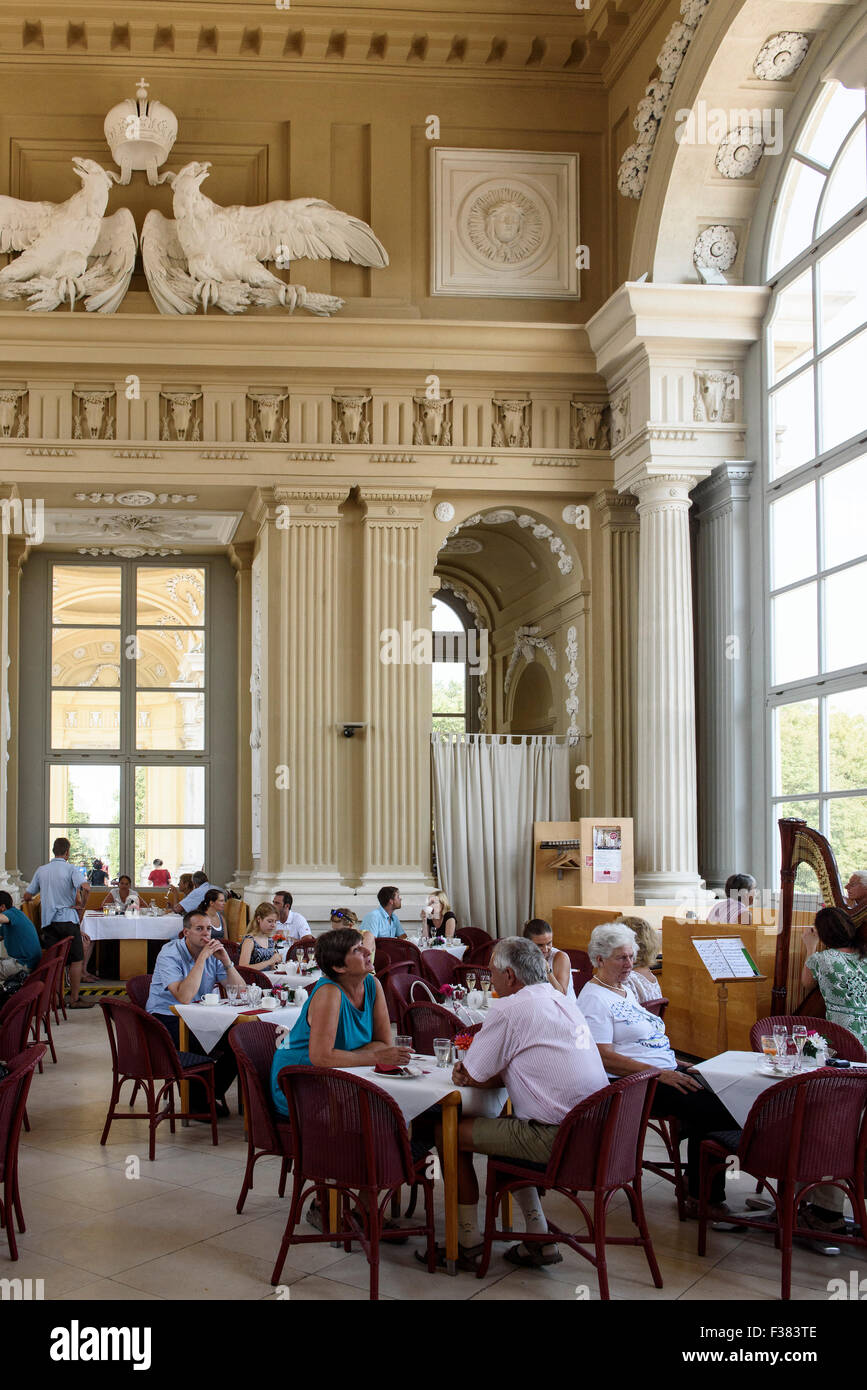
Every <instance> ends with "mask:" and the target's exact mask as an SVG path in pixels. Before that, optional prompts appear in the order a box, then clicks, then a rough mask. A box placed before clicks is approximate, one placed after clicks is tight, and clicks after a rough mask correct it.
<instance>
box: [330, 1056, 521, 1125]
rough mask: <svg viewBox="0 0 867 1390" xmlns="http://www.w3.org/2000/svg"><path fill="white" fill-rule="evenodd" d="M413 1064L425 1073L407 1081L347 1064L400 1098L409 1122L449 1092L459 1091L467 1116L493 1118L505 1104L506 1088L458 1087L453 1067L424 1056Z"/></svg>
mask: <svg viewBox="0 0 867 1390" xmlns="http://www.w3.org/2000/svg"><path fill="white" fill-rule="evenodd" d="M410 1065H411V1066H413V1067H417V1068H418V1069H419V1070H420V1071H421V1072H422V1073H423V1075H422V1076H420V1077H418V1078H417V1079H414V1080H406V1079H405V1078H404V1079H401V1078H399V1077H395V1078H392V1077H389V1076H380V1075H379V1073H378V1072H376V1071H374V1069H373V1067H347V1068H346V1070H347V1071H350V1072H352V1073H353V1074H354V1075H355V1076H361V1077H363V1079H364V1080H365V1081H372V1082H373V1084H374V1086H379V1087H380V1089H381V1090H383V1091H386V1092H387V1094H388V1095H390V1096H391V1097H392V1098H393V1099H394V1100H396V1101H397V1103H398V1105H399V1106H400V1109H401V1113H402V1114H403V1118H404V1119H405V1120H406V1122H407V1124H408V1123H409V1121H410V1120H414V1119H415V1118H416V1116H417V1115H420V1114H421V1113H422V1111H423V1110H427V1109H428V1108H429V1106H431V1105H436V1103H437V1101H438V1100H442V1098H443V1096H447V1095H448V1094H449V1092H450V1091H459V1092H460V1096H461V1108H462V1110H463V1113H464V1114H465V1115H472V1116H487V1117H490V1118H494V1117H495V1116H497V1115H499V1113H500V1111H501V1110H502V1108H503V1106H504V1105H505V1103H506V1092H505V1090H502V1089H499V1090H495V1091H483V1090H480V1089H479V1088H478V1087H477V1086H456V1085H455V1084H454V1082H453V1081H452V1069H451V1066H449V1067H438V1066H437V1064H436V1061H435V1060H434V1058H433V1057H424V1058H422V1060H421V1061H414V1062H412V1063H411V1064H410Z"/></svg>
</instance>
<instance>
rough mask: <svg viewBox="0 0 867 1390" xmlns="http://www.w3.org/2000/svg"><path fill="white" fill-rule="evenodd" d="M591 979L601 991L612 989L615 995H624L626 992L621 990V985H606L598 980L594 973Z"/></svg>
mask: <svg viewBox="0 0 867 1390" xmlns="http://www.w3.org/2000/svg"><path fill="white" fill-rule="evenodd" d="M593 978H594V980H595V981H596V983H597V985H601V986H602V988H603V989H612V990H613V991H614V993H615V994H624V995H625V994H626V990H625V989H624V988H623V986H622V985H609V984H606V983H605V981H604V980H600V978H599V976H598V975H597V974H596V973H595V972H594V975H593Z"/></svg>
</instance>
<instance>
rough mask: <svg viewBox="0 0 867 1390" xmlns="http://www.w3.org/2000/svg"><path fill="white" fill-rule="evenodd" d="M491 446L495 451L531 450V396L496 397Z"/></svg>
mask: <svg viewBox="0 0 867 1390" xmlns="http://www.w3.org/2000/svg"><path fill="white" fill-rule="evenodd" d="M491 404H492V405H493V407H494V419H493V423H492V426H491V445H492V447H493V448H495V449H529V447H530V432H531V422H530V413H531V411H532V402H531V401H530V397H529V396H521V397H518V398H516V399H515V398H513V399H507V398H504V397H501V396H494V397H493V399H492V401H491Z"/></svg>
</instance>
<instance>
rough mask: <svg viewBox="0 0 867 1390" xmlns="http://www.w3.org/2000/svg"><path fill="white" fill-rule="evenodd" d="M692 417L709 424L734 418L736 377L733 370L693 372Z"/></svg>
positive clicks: (736, 388) (725, 422) (726, 421)
mask: <svg viewBox="0 0 867 1390" xmlns="http://www.w3.org/2000/svg"><path fill="white" fill-rule="evenodd" d="M694 375H695V394H694V396H693V419H694V420H702V421H705V422H706V423H707V424H710V425H718V424H728V423H730V422H731V421H732V420H733V419H734V402H735V397H736V395H737V390H738V379H737V376H736V375H735V373H734V372H699V371H697V372H695V373H694Z"/></svg>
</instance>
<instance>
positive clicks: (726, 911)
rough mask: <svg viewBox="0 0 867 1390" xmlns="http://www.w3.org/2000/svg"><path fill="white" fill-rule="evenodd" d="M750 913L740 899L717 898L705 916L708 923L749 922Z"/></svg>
mask: <svg viewBox="0 0 867 1390" xmlns="http://www.w3.org/2000/svg"><path fill="white" fill-rule="evenodd" d="M752 916H753V914H752V912H751V911H750V908H749V907H748V905H747V904H746V903H744V902H741V900H740V898H719V899H718V900H717V902H715V903H714V904H713V906H712V907H711V908H710V910H709V912H708V914H707V920H708V922H747V923H749V922H751V921H752Z"/></svg>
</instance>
